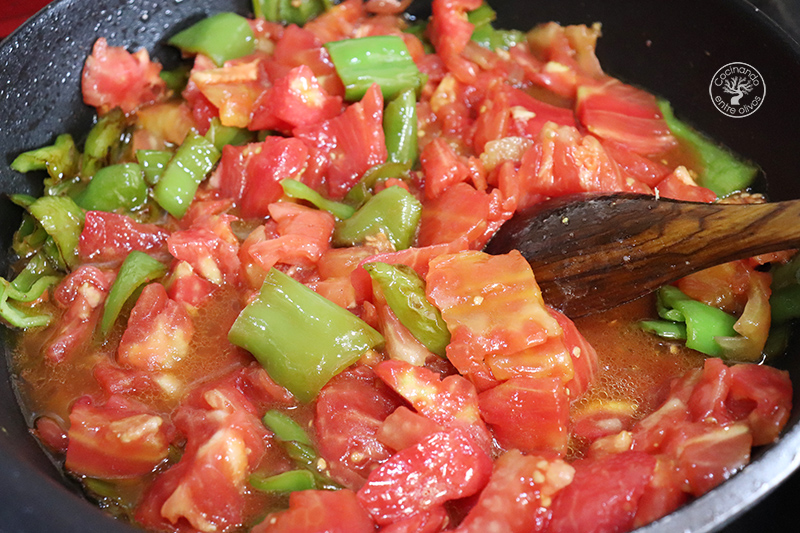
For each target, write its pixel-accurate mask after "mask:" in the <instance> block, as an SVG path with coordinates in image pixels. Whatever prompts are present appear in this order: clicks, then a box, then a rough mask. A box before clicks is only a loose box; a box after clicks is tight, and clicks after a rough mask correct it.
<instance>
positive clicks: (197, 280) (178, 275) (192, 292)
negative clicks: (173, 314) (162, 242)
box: [167, 261, 217, 309]
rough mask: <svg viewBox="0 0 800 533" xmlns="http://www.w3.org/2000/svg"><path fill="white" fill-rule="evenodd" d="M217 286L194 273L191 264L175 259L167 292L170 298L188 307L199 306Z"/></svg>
mask: <svg viewBox="0 0 800 533" xmlns="http://www.w3.org/2000/svg"><path fill="white" fill-rule="evenodd" d="M216 288H217V286H216V285H214V284H213V283H211V282H210V281H208V280H207V279H205V278H203V277H201V276H198V275H197V274H195V272H194V269H193V268H192V265H190V264H189V263H187V262H186V261H176V262H175V263H174V265H173V267H172V271H171V272H170V276H169V280H168V282H167V294H168V295H169V297H170V298H171V299H172V300H175V301H176V302H179V303H182V304H186V305H188V306H189V307H190V308H195V309H196V308H197V307H199V306H200V305H201V304H202V303H203V302H204V301H206V300H207V299H208V298H209V297H210V296H211V295H212V294H213V292H214V289H216Z"/></svg>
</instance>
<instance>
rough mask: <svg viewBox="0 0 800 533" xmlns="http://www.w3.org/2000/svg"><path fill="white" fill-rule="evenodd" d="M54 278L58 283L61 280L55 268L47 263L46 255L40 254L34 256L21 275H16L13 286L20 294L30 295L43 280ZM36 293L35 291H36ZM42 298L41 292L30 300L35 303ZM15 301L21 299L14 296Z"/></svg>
mask: <svg viewBox="0 0 800 533" xmlns="http://www.w3.org/2000/svg"><path fill="white" fill-rule="evenodd" d="M48 277H49V278H54V279H55V280H56V281H57V280H58V279H59V278H60V276H58V273H57V272H56V270H55V269H54V268H53V266H52V265H51V264H50V263H49V262H48V261H47V258H46V257H45V255H44V253H42V252H39V253H36V254H34V255H33V256H32V257H31V258H30V259H29V260H28V263H27V264H26V265H25V268H23V269H22V270H21V271H20V272H19V274H17V275H16V277H15V278H14V281H12V282H11V286H12V287H13V288H14V290H16V291H18V292H20V293H29V294H30V291H34V286H35V285H36V284H37V283H38V282H39V280H40V279H43V278H45V279H46V278H48ZM34 292H35V291H34ZM39 296H41V292H40V293H37V294H35V296H33V297H32V298H31V299H30V300H26V301H33V300H35V299H37V298H38V297H39ZM12 298H13V299H15V300H19V299H20V298H19V297H14V296H12Z"/></svg>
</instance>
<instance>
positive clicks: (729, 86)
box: [708, 63, 767, 118]
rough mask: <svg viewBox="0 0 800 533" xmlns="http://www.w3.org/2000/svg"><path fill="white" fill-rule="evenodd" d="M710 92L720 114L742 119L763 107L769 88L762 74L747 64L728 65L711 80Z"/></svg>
mask: <svg viewBox="0 0 800 533" xmlns="http://www.w3.org/2000/svg"><path fill="white" fill-rule="evenodd" d="M708 92H709V94H710V95H711V101H712V102H713V103H714V107H716V108H717V109H718V110H719V111H720V113H722V114H724V115H727V116H729V117H733V118H742V117H746V116H748V115H752V114H753V113H755V112H756V110H757V109H758V108H759V107H760V106H761V104H762V103H763V102H764V96H765V95H766V92H767V86H766V83H764V78H763V77H762V76H761V73H760V72H758V71H757V70H756V69H755V68H753V67H752V66H750V65H748V64H747V63H728V64H727V65H725V66H724V67H722V68H721V69H719V70H718V71H717V72H716V74H714V77H713V78H711V85H709V87H708Z"/></svg>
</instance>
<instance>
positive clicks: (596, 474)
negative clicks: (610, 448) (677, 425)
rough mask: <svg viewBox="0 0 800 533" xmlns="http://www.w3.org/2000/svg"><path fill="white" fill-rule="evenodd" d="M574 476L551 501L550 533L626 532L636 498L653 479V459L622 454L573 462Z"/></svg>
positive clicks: (634, 453) (635, 507) (633, 514)
mask: <svg viewBox="0 0 800 533" xmlns="http://www.w3.org/2000/svg"><path fill="white" fill-rule="evenodd" d="M572 466H574V467H575V477H574V478H573V480H572V483H570V484H569V485H567V486H566V487H565V488H564V489H563V490H562V491H561V492H560V493H559V494H558V496H557V497H556V498H555V500H554V502H553V507H552V509H553V518H552V520H551V521H550V527H549V529H548V531H551V532H552V533H570V532H575V533H605V532H617V531H628V530H630V528H631V526H632V525H633V520H634V516H635V515H636V509H637V506H638V504H639V499H640V498H641V497H642V495H643V494H644V491H645V488H646V487H647V485H648V484H649V483H650V480H651V479H652V478H653V472H654V470H655V467H656V459H655V458H654V457H653V456H651V455H649V454H646V453H642V452H622V453H618V454H612V455H608V456H606V457H603V458H600V459H580V460H578V461H575V462H574V463H573V464H572Z"/></svg>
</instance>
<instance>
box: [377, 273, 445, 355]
mask: <svg viewBox="0 0 800 533" xmlns="http://www.w3.org/2000/svg"><path fill="white" fill-rule="evenodd" d="M404 266H405V265H399V266H394V265H388V264H386V263H367V264H365V265H364V268H365V269H366V270H367V272H369V275H370V277H371V278H372V280H373V281H374V282H376V283H377V284H378V286H379V287H380V289H381V292H382V293H383V297H384V298H385V299H386V303H387V304H388V305H389V307H390V308H391V309H392V311H393V312H394V314H395V316H397V318H398V320H400V323H401V324H403V325H404V326H405V327H406V328H407V329H408V331H410V332H411V334H412V335H414V337H415V338H416V339H417V340H418V341H419V342H421V343H422V344H424V345H425V347H426V348H427V349H428V350H430V351H431V352H433V353H435V354H436V355H438V356H439V357H445V349H446V348H447V345H448V344H449V343H450V331H449V330H448V329H447V324H445V322H444V319H442V313H441V312H440V311H439V309H438V308H437V307H436V306H435V305H433V304H432V303H431V302H430V301H429V300H428V298H427V297H426V296H425V282H424V281H423V280H422V278H421V277H419V275H418V274H417V273H416V272H414V270H412V269H411V268H409V267H405V268H404Z"/></svg>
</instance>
